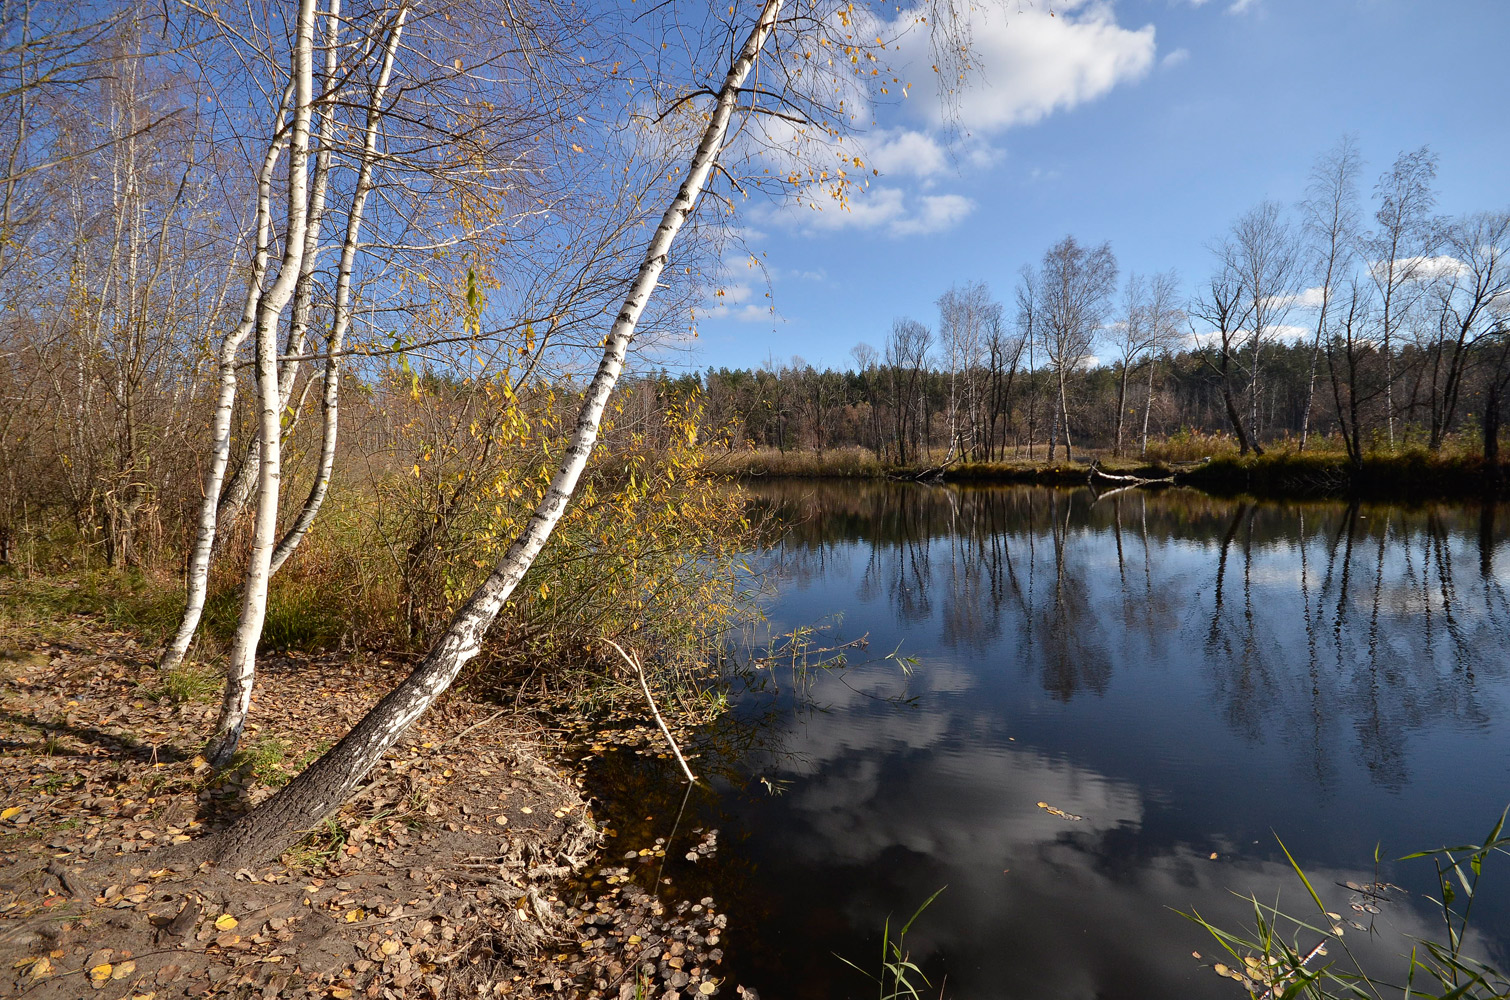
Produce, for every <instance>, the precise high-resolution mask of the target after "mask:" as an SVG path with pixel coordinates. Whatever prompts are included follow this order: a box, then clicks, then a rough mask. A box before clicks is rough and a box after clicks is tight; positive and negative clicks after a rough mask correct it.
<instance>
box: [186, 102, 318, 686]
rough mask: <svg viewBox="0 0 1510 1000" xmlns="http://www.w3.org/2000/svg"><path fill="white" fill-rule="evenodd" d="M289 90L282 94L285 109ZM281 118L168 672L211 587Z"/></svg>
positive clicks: (223, 346)
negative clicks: (240, 360) (239, 370)
mask: <svg viewBox="0 0 1510 1000" xmlns="http://www.w3.org/2000/svg"><path fill="white" fill-rule="evenodd" d="M291 96H292V91H289V92H287V93H285V94H284V101H283V104H284V106H285V107H286V106H287V104H288V100H289V99H290V97H291ZM282 131H283V114H282V112H280V113H279V116H278V122H277V127H276V128H275V130H274V139H273V141H272V142H271V143H270V144H269V146H268V150H267V155H266V156H265V157H264V158H263V161H262V168H261V170H259V171H258V174H257V219H256V229H257V242H256V247H255V249H254V250H253V252H252V273H251V277H250V278H249V279H248V281H247V289H246V301H245V303H244V304H243V305H242V308H241V319H240V321H239V322H237V324H236V326H235V328H234V329H232V330H231V331H230V332H229V333H227V334H226V336H225V339H224V340H222V341H221V343H220V355H219V357H218V358H217V359H216V361H217V364H216V368H217V383H218V384H217V387H216V396H215V412H214V416H213V417H212V419H211V424H210V464H209V468H208V469H207V470H206V471H205V483H204V500H203V502H202V503H201V504H200V508H199V526H198V530H197V532H196V534H195V539H194V548H193V549H192V550H191V551H190V553H189V566H188V573H187V588H188V594H187V596H186V598H185V601H184V613H183V618H181V619H180V620H179V623H178V631H177V632H176V633H175V634H174V636H173V638H172V640H170V641H169V643H168V647H167V649H165V650H164V651H163V655H162V658H161V659H160V660H158V664H157V665H158V667H159V668H160V669H163V670H171V669H173V668H174V667H177V666H178V665H179V664H180V663H182V662H183V658H184V655H185V654H186V653H187V652H188V650H189V644H190V643H191V642H193V641H194V633H195V632H196V631H197V630H198V628H199V618H200V615H201V614H203V612H204V602H205V595H206V594H207V593H208V591H209V586H210V555H211V552H212V551H213V549H214V547H215V528H216V524H217V520H218V514H219V509H220V493H221V487H222V486H223V485H224V483H225V468H226V464H227V463H228V462H229V460H230V457H231V417H232V415H233V413H234V409H235V404H236V355H237V353H238V352H239V351H240V350H241V345H242V344H243V343H245V342H246V338H247V337H248V335H250V334H251V332H252V327H253V326H254V325H255V324H256V321H257V312H258V309H259V307H260V305H261V302H262V282H263V279H264V278H265V277H266V276H267V262H268V254H269V251H270V244H271V242H272V187H273V169H274V167H276V166H277V163H278V156H279V154H280V153H281V152H282V148H283V146H282V138H281V133H282Z"/></svg>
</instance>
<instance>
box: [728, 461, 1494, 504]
mask: <svg viewBox="0 0 1510 1000" xmlns="http://www.w3.org/2000/svg"><path fill="white" fill-rule="evenodd" d="M1093 462H1094V463H1095V464H1096V466H1097V467H1098V468H1099V469H1101V470H1102V471H1104V472H1107V473H1110V474H1112V475H1113V476H1130V477H1134V478H1135V479H1138V480H1142V482H1138V483H1131V484H1126V485H1135V486H1145V487H1152V488H1166V487H1168V486H1184V487H1189V488H1192V489H1197V490H1200V491H1201V492H1203V493H1207V494H1210V495H1212V496H1223V497H1236V496H1250V497H1254V498H1256V499H1263V500H1316V499H1332V500H1354V499H1356V500H1374V501H1406V502H1410V501H1422V500H1457V501H1481V500H1485V499H1490V500H1498V499H1504V498H1507V497H1510V463H1499V464H1498V466H1497V467H1496V466H1491V465H1489V464H1487V463H1485V461H1484V460H1483V459H1482V458H1481V457H1479V456H1477V455H1471V456H1443V455H1432V454H1430V453H1427V452H1405V453H1402V454H1398V455H1370V456H1366V457H1365V458H1364V460H1363V464H1362V466H1361V467H1360V468H1356V469H1355V468H1354V467H1353V466H1352V464H1351V463H1350V462H1349V461H1348V460H1347V458H1346V457H1345V456H1343V455H1337V454H1328V453H1322V454H1304V453H1296V452H1270V453H1268V454H1265V455H1261V456H1248V457H1238V456H1231V455H1224V456H1219V457H1216V458H1212V459H1208V460H1205V461H1195V462H1168V461H1160V460H1150V461H1143V460H1137V459H1126V458H1122V459H1106V460H1102V459H1100V458H1099V457H1096V458H1084V459H1080V458H1077V459H1076V460H1075V461H1073V462H1063V461H1058V462H1047V461H1033V462H1028V461H1010V462H957V463H954V464H952V465H949V466H947V467H940V466H930V465H924V464H920V463H918V464H912V463H909V464H906V465H897V464H890V463H887V464H883V463H880V462H877V461H875V460H874V459H873V458H869V457H868V456H856V455H855V454H854V453H852V452H842V453H835V460H834V461H832V462H831V463H828V464H824V457H823V456H820V455H818V454H817V453H815V452H788V453H786V454H784V455H782V454H773V455H766V454H758V453H757V454H751V455H747V456H742V457H741V459H740V460H738V461H737V462H731V463H730V465H729V467H728V468H727V469H726V470H725V472H724V474H725V475H726V476H728V477H729V478H732V479H736V480H739V481H742V482H748V481H751V480H760V479H803V480H872V481H899V482H929V483H957V484H968V485H981V486H985V485H1036V486H1068V487H1074V486H1086V485H1089V484H1091V483H1092V482H1093V473H1092V465H1093ZM1101 485H1103V486H1105V490H1104V492H1109V491H1110V490H1112V489H1116V488H1118V486H1119V485H1124V484H1119V483H1118V482H1116V481H1115V480H1110V479H1107V480H1102V481H1101Z"/></svg>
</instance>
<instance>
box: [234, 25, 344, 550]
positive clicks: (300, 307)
mask: <svg viewBox="0 0 1510 1000" xmlns="http://www.w3.org/2000/svg"><path fill="white" fill-rule="evenodd" d="M326 17H327V18H328V20H327V28H326V35H325V76H324V91H325V92H324V94H323V95H322V98H321V102H322V103H323V104H324V105H325V110H324V112H323V114H322V115H321V117H320V141H319V144H318V149H319V152H318V153H317V154H316V156H315V170H314V178H313V180H312V181H311V183H310V194H309V222H308V225H307V226H306V227H305V237H304V257H303V260H302V261H301V262H300V265H299V281H298V284H297V285H296V286H295V288H294V307H293V311H292V313H291V315H290V318H289V323H288V336H287V338H285V341H284V344H283V353H284V355H285V356H287V357H288V359H289V360H287V361H284V362H282V363H281V364H280V366H279V370H278V394H279V398H280V399H281V400H282V404H281V405H282V409H283V410H285V411H287V410H288V409H289V404H290V402H291V401H292V399H293V391H294V383H295V381H296V380H297V379H298V376H299V362H298V360H297V359H298V357H299V355H302V354H303V353H304V344H305V339H306V338H307V336H308V334H309V318H310V312H311V311H312V310H313V308H314V271H315V265H316V264H317V263H318V262H319V249H320V248H319V244H320V227H321V223H322V222H323V220H324V216H325V196H326V192H327V191H328V190H329V186H330V163H331V155H332V150H331V143H332V141H333V139H334V135H335V106H336V101H337V97H338V95H337V94H336V92H335V90H334V87H335V81H336V71H337V69H338V68H339V61H338V60H339V56H340V50H339V42H340V25H341V20H340V17H341V0H331V4H330V11H329V13H328V14H327V15H326ZM299 413H300V409H299V408H295V409H294V410H293V412H291V413H290V414H289V419H288V423H287V424H286V425H284V427H283V432H282V439H283V440H285V441H286V440H288V439H289V437H290V436H291V435H292V434H293V433H294V430H295V428H297V427H298V424H299ZM261 460H262V438H261V435H260V434H254V435H253V436H252V439H251V440H250V441H248V442H247V447H246V455H245V457H244V458H243V459H242V462H241V466H240V467H239V468H238V469H237V470H236V472H235V473H234V474H233V475H232V476H231V479H230V481H229V482H228V483H227V484H226V487H225V491H224V493H223V495H222V496H221V499H220V506H219V509H218V511H217V512H216V515H215V516H216V520H217V524H218V527H217V528H216V529H215V545H214V546H213V548H212V549H211V553H210V558H211V561H212V562H213V561H214V560H215V559H218V558H220V555H221V553H222V552H224V550H225V545H226V542H227V541H229V538H230V534H231V532H232V530H233V529H234V528H235V527H236V525H237V524H238V523H239V522H240V520H241V516H242V514H243V513H245V511H246V508H247V504H248V503H250V502H251V499H252V488H253V485H254V484H255V483H256V482H257V476H258V469H260V468H261V465H262V461H261Z"/></svg>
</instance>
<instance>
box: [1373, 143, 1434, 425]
mask: <svg viewBox="0 0 1510 1000" xmlns="http://www.w3.org/2000/svg"><path fill="white" fill-rule="evenodd" d="M1436 176H1437V157H1436V154H1435V153H1433V152H1432V151H1431V150H1430V149H1428V148H1427V147H1425V146H1422V147H1421V148H1420V149H1417V150H1414V151H1412V152H1408V153H1401V154H1400V155H1399V156H1398V157H1397V158H1396V159H1395V163H1394V166H1392V167H1391V168H1390V169H1389V172H1388V173H1386V174H1384V175H1383V176H1382V177H1380V178H1379V182H1378V183H1377V184H1376V185H1374V198H1375V200H1376V201H1377V202H1378V206H1379V207H1378V208H1377V209H1376V210H1375V212H1374V222H1375V223H1376V224H1377V226H1378V228H1377V229H1375V230H1374V231H1373V232H1372V233H1371V234H1370V235H1369V236H1368V237H1367V238H1366V240H1365V243H1364V245H1365V249H1366V252H1367V254H1368V257H1369V260H1368V273H1369V277H1370V278H1372V279H1373V283H1374V287H1375V288H1376V289H1377V291H1378V295H1379V338H1378V340H1379V346H1380V350H1382V351H1383V353H1384V365H1385V377H1384V405H1385V410H1386V414H1385V424H1386V426H1387V428H1388V434H1389V446H1390V448H1391V449H1392V450H1393V448H1394V447H1395V395H1394V393H1395V388H1394V384H1395V360H1394V350H1395V339H1396V337H1397V336H1398V334H1399V327H1400V324H1401V321H1402V319H1403V317H1404V315H1405V314H1406V313H1407V312H1409V310H1410V308H1411V307H1412V306H1413V305H1414V304H1415V301H1416V300H1417V299H1418V298H1419V296H1420V294H1421V291H1422V287H1421V281H1420V279H1421V278H1422V277H1423V275H1424V273H1425V268H1426V267H1427V264H1428V261H1429V258H1430V257H1431V255H1432V254H1433V253H1434V252H1435V250H1436V247H1437V245H1438V240H1439V233H1438V227H1437V225H1436V222H1435V220H1434V218H1433V217H1432V214H1431V213H1432V209H1433V208H1435V207H1436V193H1435V191H1434V190H1433V188H1432V185H1433V184H1434V183H1435V181H1436Z"/></svg>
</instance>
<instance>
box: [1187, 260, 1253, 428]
mask: <svg viewBox="0 0 1510 1000" xmlns="http://www.w3.org/2000/svg"><path fill="white" fill-rule="evenodd" d="M1216 256H1217V260H1218V261H1219V262H1220V263H1219V266H1218V267H1217V270H1216V273H1214V274H1213V275H1212V276H1211V280H1210V281H1209V282H1208V283H1207V286H1206V291H1205V292H1204V293H1202V294H1201V295H1200V296H1199V297H1197V298H1196V300H1195V302H1194V304H1193V305H1192V306H1191V312H1192V313H1193V314H1194V315H1195V317H1196V318H1198V319H1200V320H1203V321H1204V322H1205V323H1207V324H1208V325H1209V326H1210V327H1211V328H1212V329H1211V332H1210V333H1211V337H1212V338H1213V339H1214V340H1215V344H1214V345H1213V346H1214V348H1215V350H1216V357H1217V360H1216V362H1215V364H1214V365H1213V367H1214V368H1215V369H1216V374H1217V378H1218V379H1219V381H1220V383H1221V387H1222V406H1223V408H1224V409H1225V410H1226V412H1227V422H1228V423H1229V424H1230V425H1231V426H1232V433H1233V434H1235V435H1236V436H1237V447H1238V452H1239V454H1243V455H1246V454H1248V452H1250V451H1253V452H1255V453H1257V454H1259V455H1262V454H1263V448H1262V447H1260V446H1259V444H1258V442H1257V441H1255V440H1253V439H1252V438H1251V437H1250V436H1249V434H1248V430H1247V428H1246V427H1245V426H1244V425H1243V418H1242V414H1241V413H1240V412H1239V411H1238V408H1237V400H1236V398H1235V396H1234V393H1233V391H1232V381H1233V377H1234V375H1235V374H1236V371H1235V369H1237V368H1239V367H1241V362H1240V360H1239V358H1238V352H1239V351H1241V349H1242V347H1241V337H1242V332H1243V329H1244V327H1245V326H1246V325H1247V323H1248V314H1249V310H1250V308H1251V306H1252V300H1251V299H1250V298H1249V297H1248V296H1247V295H1246V294H1245V293H1244V289H1243V280H1242V276H1241V275H1239V274H1238V273H1237V270H1236V269H1235V268H1234V267H1233V265H1232V259H1233V257H1234V256H1235V255H1234V253H1233V251H1231V250H1230V249H1229V248H1226V247H1221V248H1218V249H1217V251H1216ZM1192 333H1194V331H1193V330H1192ZM1197 339H1199V338H1198V335H1197Z"/></svg>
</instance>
